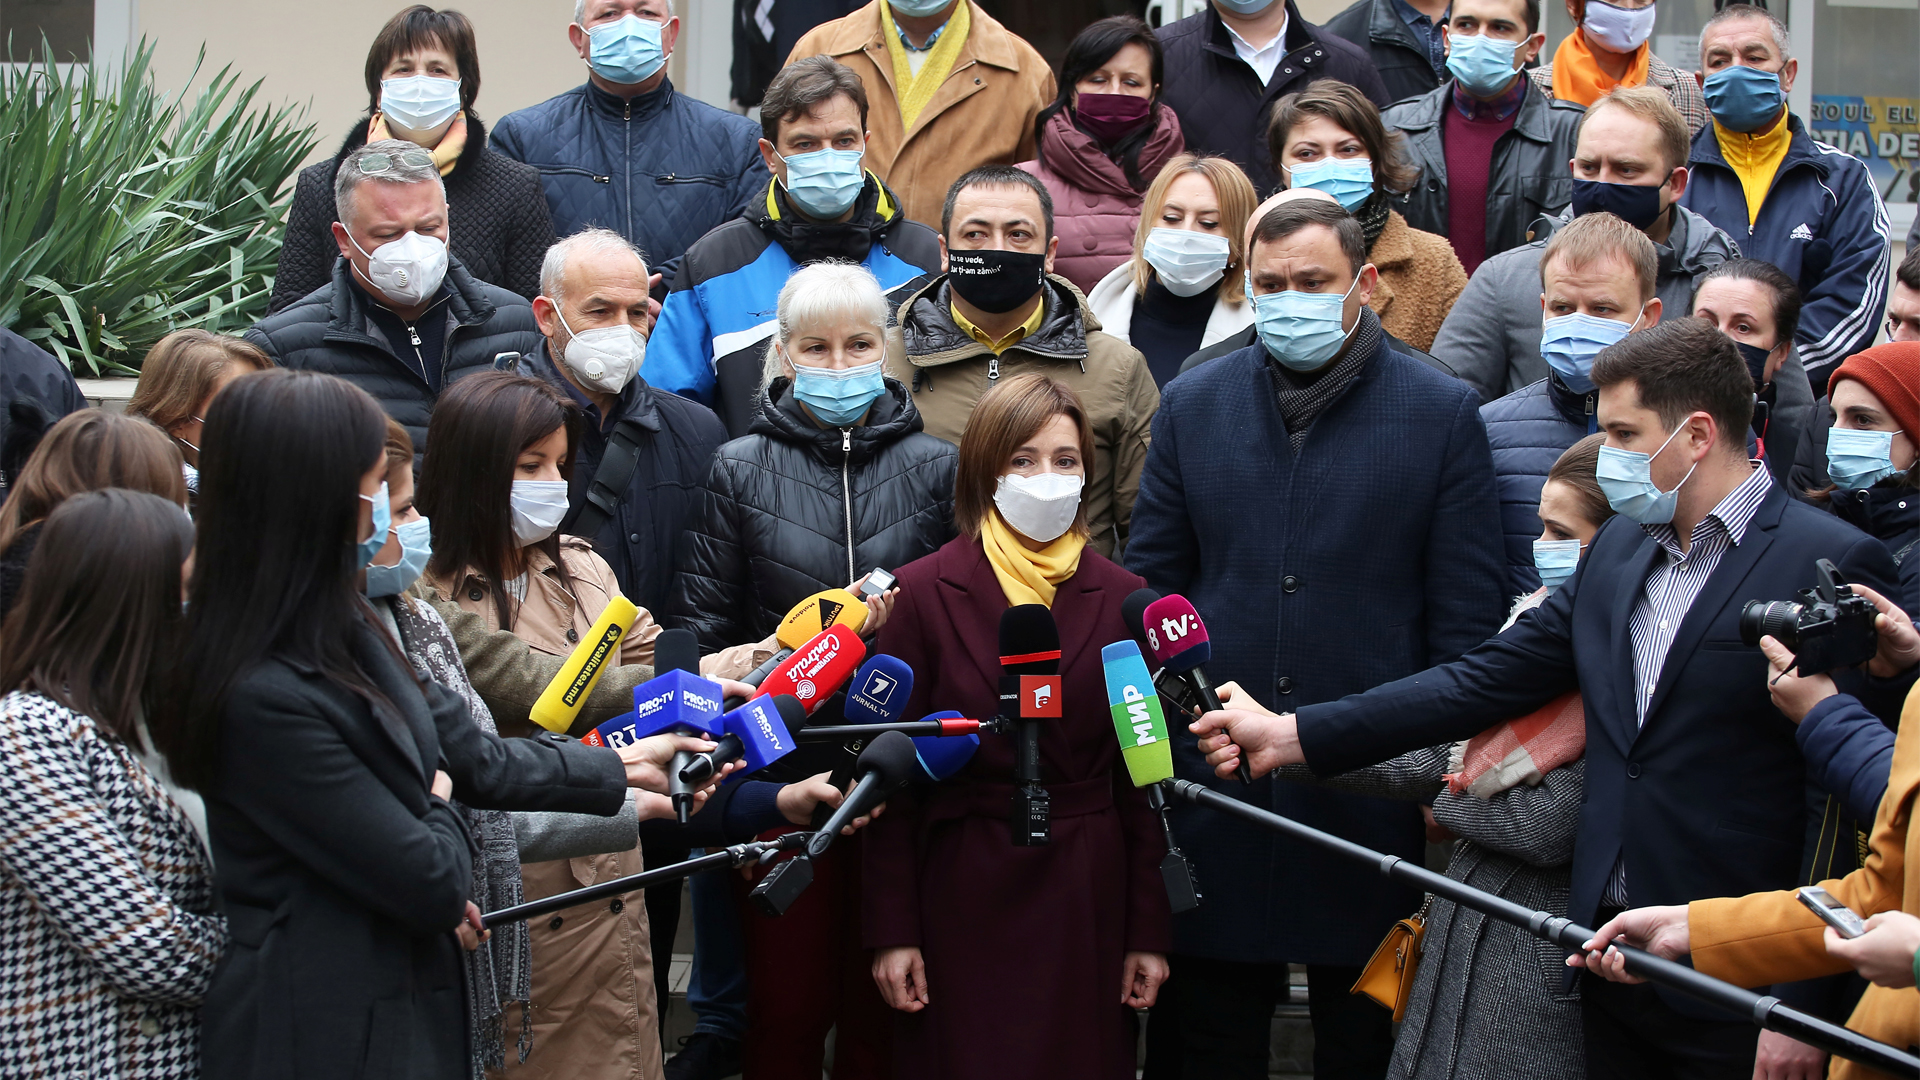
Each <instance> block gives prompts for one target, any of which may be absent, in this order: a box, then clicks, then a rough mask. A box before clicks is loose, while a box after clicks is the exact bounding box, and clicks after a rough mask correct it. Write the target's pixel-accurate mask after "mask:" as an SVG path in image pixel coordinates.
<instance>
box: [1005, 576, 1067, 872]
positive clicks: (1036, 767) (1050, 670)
mask: <svg viewBox="0 0 1920 1080" xmlns="http://www.w3.org/2000/svg"><path fill="white" fill-rule="evenodd" d="M1000 715H1001V716H1002V717H1005V718H1006V719H1008V720H1010V721H1012V722H1013V725H1014V758H1013V779H1014V783H1015V790H1014V793H1013V812H1012V817H1011V819H1010V826H1011V828H1012V831H1013V843H1014V846H1015V847H1039V846H1041V845H1044V844H1046V843H1049V842H1050V841H1051V840H1052V839H1053V808H1052V796H1050V795H1049V794H1048V793H1047V789H1046V788H1045V787H1043V786H1041V784H1040V723H1039V722H1040V721H1041V720H1042V719H1047V718H1052V719H1056V720H1057V719H1059V718H1060V628H1059V627H1057V626H1055V625H1054V622H1053V612H1051V611H1048V610H1047V607H1046V605H1044V604H1020V605H1017V606H1015V607H1010V608H1008V609H1007V610H1006V611H1005V612H1003V613H1001V615H1000Z"/></svg>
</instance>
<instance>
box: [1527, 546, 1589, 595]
mask: <svg viewBox="0 0 1920 1080" xmlns="http://www.w3.org/2000/svg"><path fill="white" fill-rule="evenodd" d="M1583 546H1585V545H1583V544H1581V543H1580V541H1578V540H1535V541H1534V542H1533V568H1534V569H1535V570H1538V571H1539V572H1540V584H1542V585H1545V586H1546V587H1547V592H1549V593H1551V592H1553V590H1555V589H1557V588H1559V587H1560V586H1561V585H1562V584H1563V583H1564V582H1565V581H1566V580H1567V579H1568V578H1570V577H1572V576H1573V571H1574V569H1575V568H1577V567H1578V566H1579V565H1580V549H1581V548H1582V547H1583Z"/></svg>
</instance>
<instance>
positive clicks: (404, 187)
mask: <svg viewBox="0 0 1920 1080" xmlns="http://www.w3.org/2000/svg"><path fill="white" fill-rule="evenodd" d="M333 191H334V197H333V198H334V213H335V214H336V215H337V220H335V221H334V223H333V240H334V243H335V244H336V245H337V246H338V247H339V250H340V258H338V259H336V260H335V261H334V264H333V280H331V281H330V282H328V283H327V284H326V285H323V286H321V287H320V288H318V289H316V290H314V291H313V292H312V293H309V294H308V295H307V296H306V297H304V298H303V299H301V300H299V301H298V302H296V303H294V304H292V305H291V306H289V307H287V308H284V309H282V310H281V311H279V312H278V313H276V314H273V315H269V316H268V317H266V318H265V319H262V320H261V321H259V322H258V323H255V324H254V326H253V329H251V330H248V331H247V335H246V336H247V340H248V341H251V342H253V343H254V344H255V345H258V346H260V348H262V349H264V350H266V353H267V355H268V356H271V357H273V360H274V362H275V363H277V364H279V365H281V366H282V367H290V368H305V369H308V370H312V371H324V372H326V373H327V374H329V375H338V376H340V377H341V378H343V379H346V380H347V381H348V382H351V383H353V384H354V385H356V386H358V387H360V388H361V389H362V390H365V391H366V392H367V393H369V394H372V395H373V396H374V399H375V400H376V401H378V402H380V406H381V408H383V409H385V410H386V411H387V415H389V416H391V417H393V418H394V419H395V420H398V421H400V423H401V424H403V425H405V427H406V429H407V434H408V435H410V436H412V438H413V445H414V448H415V450H416V451H418V452H419V453H422V454H424V453H425V452H426V449H427V417H428V415H429V414H430V413H431V412H432V411H433V402H434V399H435V398H436V397H438V396H439V395H440V391H442V390H444V389H445V388H446V387H447V386H448V384H450V383H452V382H453V381H454V380H455V379H458V378H461V377H462V376H465V375H470V374H472V373H474V372H476V371H485V370H487V369H488V368H489V367H491V366H492V364H493V359H494V357H495V356H497V355H499V354H500V353H503V352H515V353H524V352H532V351H533V350H534V349H535V348H537V347H538V346H539V344H540V341H541V337H540V330H539V327H538V326H536V325H535V324H534V321H533V308H532V306H531V305H530V304H528V303H527V301H526V300H525V299H524V298H523V297H521V296H520V295H519V294H517V293H513V292H509V291H507V290H506V289H502V288H499V287H498V286H495V285H489V284H487V283H486V282H484V281H479V280H477V279H475V278H474V276H473V275H472V274H469V273H467V270H466V267H464V266H462V265H460V260H458V259H456V258H454V257H453V256H452V255H450V254H449V253H448V251H447V196H446V191H445V189H444V188H443V187H442V186H441V183H440V170H439V168H438V167H437V166H435V165H434V163H433V156H432V155H430V154H428V153H427V152H426V151H425V150H422V149H421V148H420V147H418V146H415V145H414V144H413V143H410V142H402V141H400V140H398V139H380V140H377V141H375V142H370V143H368V144H367V145H365V146H363V147H361V148H359V149H358V150H354V151H352V152H351V153H349V154H348V155H347V156H346V158H345V160H343V161H341V163H340V168H339V171H338V172H337V173H335V175H334V186H333Z"/></svg>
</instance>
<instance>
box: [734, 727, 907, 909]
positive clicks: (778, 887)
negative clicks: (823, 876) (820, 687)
mask: <svg viewBox="0 0 1920 1080" xmlns="http://www.w3.org/2000/svg"><path fill="white" fill-rule="evenodd" d="M856 768H857V771H858V772H859V774H860V780H859V782H858V783H856V784H854V785H853V790H852V791H849V792H848V793H847V797H846V798H845V799H842V800H841V802H840V805H839V806H838V807H837V808H835V810H834V811H833V813H832V815H831V816H829V817H828V818H827V820H826V821H825V822H824V823H822V824H821V826H820V828H819V829H817V830H815V831H814V832H813V833H812V834H810V835H809V836H808V837H807V842H806V847H805V848H804V849H803V850H802V851H801V852H800V854H799V855H797V856H795V857H794V858H792V859H789V860H787V861H786V862H784V863H781V864H780V865H779V866H776V867H774V868H773V872H772V873H770V874H768V875H767V876H766V877H765V878H763V879H761V881H760V884H758V885H755V886H754V887H753V892H751V893H749V894H748V895H747V900H748V902H750V903H751V904H752V905H753V907H754V910H756V911H758V912H760V914H762V915H766V916H768V917H774V916H778V915H782V914H784V913H785V912H786V910H787V908H789V907H791V906H793V902H794V901H795V900H796V899H798V898H799V896H800V894H801V893H802V892H804V891H806V888H807V886H808V885H811V884H813V860H814V859H815V858H817V857H818V856H820V855H823V854H825V853H826V850H827V848H828V847H829V846H831V845H832V843H833V838H834V837H835V836H838V835H839V834H840V830H841V829H843V828H845V827H846V826H847V825H848V824H849V823H851V822H852V821H853V819H854V818H857V817H860V816H861V815H863V814H865V813H867V812H868V811H870V810H872V809H873V808H874V807H876V806H878V805H880V804H881V803H883V802H885V801H886V800H887V796H888V795H891V794H892V793H893V792H894V791H895V790H897V789H899V788H901V787H904V786H905V785H907V784H908V783H910V782H912V780H913V779H914V778H915V777H916V776H918V775H921V766H920V760H919V757H918V756H917V755H916V754H915V752H914V748H913V740H912V739H909V738H907V737H906V736H905V735H902V734H900V733H899V732H889V733H888V734H885V735H882V736H880V737H879V738H877V739H875V740H873V742H871V743H869V744H868V745H867V748H866V749H865V750H863V751H861V752H860V762H859V765H858V766H857V767H856Z"/></svg>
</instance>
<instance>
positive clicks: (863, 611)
mask: <svg viewBox="0 0 1920 1080" xmlns="http://www.w3.org/2000/svg"><path fill="white" fill-rule="evenodd" d="M867 615H868V611H867V605H866V604H865V603H864V602H863V601H862V600H861V599H860V598H859V597H857V596H855V595H853V594H852V593H850V592H848V591H847V590H845V589H823V590H821V591H820V592H817V593H814V594H813V595H812V596H809V597H807V598H806V599H805V600H802V601H800V602H799V603H797V604H795V605H793V607H792V609H790V610H789V611H788V612H787V614H786V617H785V618H782V619H781V620H780V625H779V626H777V627H775V628H774V631H773V638H774V640H775V641H778V642H779V643H780V649H779V650H778V651H777V652H775V653H774V654H773V655H772V656H770V657H768V658H767V660H766V662H765V663H763V664H761V665H760V666H759V667H757V668H754V669H753V670H752V671H751V672H749V673H748V674H747V677H746V678H744V679H742V680H740V681H741V682H744V683H746V684H748V685H750V686H759V685H760V680H762V679H764V678H766V677H767V676H768V675H769V674H770V673H771V672H772V671H773V670H774V669H775V668H778V667H779V666H780V665H781V664H783V663H785V662H786V660H787V658H788V657H789V656H792V655H793V654H794V653H796V652H798V651H800V649H802V648H803V647H805V646H806V644H807V643H808V642H810V641H812V640H813V639H814V638H816V637H818V636H819V635H820V633H821V631H823V630H825V629H827V628H828V627H830V626H844V627H846V628H847V629H849V630H852V631H853V632H854V633H855V634H858V633H859V632H860V631H861V630H862V629H863V628H864V627H865V626H866V625H867Z"/></svg>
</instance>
